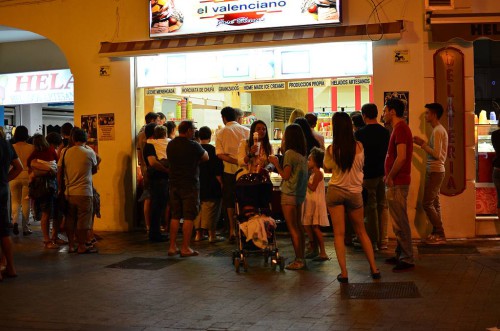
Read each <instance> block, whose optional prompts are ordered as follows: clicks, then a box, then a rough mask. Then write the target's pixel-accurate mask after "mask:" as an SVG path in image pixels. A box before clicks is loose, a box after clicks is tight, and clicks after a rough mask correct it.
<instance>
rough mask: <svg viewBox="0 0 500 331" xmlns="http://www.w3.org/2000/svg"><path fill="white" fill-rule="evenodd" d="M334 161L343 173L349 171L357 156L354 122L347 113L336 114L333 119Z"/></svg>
mask: <svg viewBox="0 0 500 331" xmlns="http://www.w3.org/2000/svg"><path fill="white" fill-rule="evenodd" d="M332 127H333V128H332V130H333V142H332V146H333V151H332V152H333V160H334V161H335V163H336V164H337V165H338V166H339V167H340V169H342V171H343V172H345V171H349V170H351V168H352V164H353V163H354V158H355V156H356V140H355V139H354V133H353V131H352V121H351V118H350V117H349V115H348V114H347V113H344V112H336V113H334V114H333V117H332Z"/></svg>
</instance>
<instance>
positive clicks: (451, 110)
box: [434, 47, 465, 196]
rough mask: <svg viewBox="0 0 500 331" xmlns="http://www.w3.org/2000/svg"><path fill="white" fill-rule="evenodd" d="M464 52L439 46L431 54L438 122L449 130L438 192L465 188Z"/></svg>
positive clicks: (458, 192)
mask: <svg viewBox="0 0 500 331" xmlns="http://www.w3.org/2000/svg"><path fill="white" fill-rule="evenodd" d="M464 74H465V73H464V54H463V53H462V52H461V51H460V50H459V49H457V48H454V47H445V48H441V49H439V50H438V51H436V53H435V54H434V93H435V94H434V99H435V101H436V102H439V103H440V104H441V105H443V107H444V109H445V113H444V114H443V117H441V124H442V125H443V126H444V127H445V128H446V130H447V131H448V156H447V158H446V163H445V167H446V174H445V177H444V181H443V184H442V185H441V193H442V194H444V195H448V196H453V195H458V194H460V193H462V192H463V191H464V190H465V78H464Z"/></svg>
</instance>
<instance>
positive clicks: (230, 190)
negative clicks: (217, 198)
mask: <svg viewBox="0 0 500 331" xmlns="http://www.w3.org/2000/svg"><path fill="white" fill-rule="evenodd" d="M235 189H236V174H229V173H227V172H224V173H223V174H222V200H223V201H224V205H225V206H226V208H234V204H235V202H236V199H235V196H234V194H235V193H234V192H235Z"/></svg>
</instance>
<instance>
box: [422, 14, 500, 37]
mask: <svg viewBox="0 0 500 331" xmlns="http://www.w3.org/2000/svg"><path fill="white" fill-rule="evenodd" d="M429 23H430V25H431V31H432V41H438V42H446V41H449V40H451V39H454V38H460V39H463V40H466V41H474V40H476V39H481V38H488V39H492V40H500V14H499V13H492V14H488V13H482V14H434V13H431V14H430V22H429Z"/></svg>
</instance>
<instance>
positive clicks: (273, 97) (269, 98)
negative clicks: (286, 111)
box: [252, 89, 308, 112]
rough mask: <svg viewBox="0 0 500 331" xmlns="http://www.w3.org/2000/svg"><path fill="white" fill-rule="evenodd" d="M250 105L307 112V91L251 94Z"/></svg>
mask: <svg viewBox="0 0 500 331" xmlns="http://www.w3.org/2000/svg"><path fill="white" fill-rule="evenodd" d="M252 104H253V105H274V106H281V107H293V108H299V109H302V110H303V111H304V112H307V106H308V102H307V89H296V90H278V91H262V92H253V93H252Z"/></svg>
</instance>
